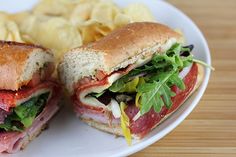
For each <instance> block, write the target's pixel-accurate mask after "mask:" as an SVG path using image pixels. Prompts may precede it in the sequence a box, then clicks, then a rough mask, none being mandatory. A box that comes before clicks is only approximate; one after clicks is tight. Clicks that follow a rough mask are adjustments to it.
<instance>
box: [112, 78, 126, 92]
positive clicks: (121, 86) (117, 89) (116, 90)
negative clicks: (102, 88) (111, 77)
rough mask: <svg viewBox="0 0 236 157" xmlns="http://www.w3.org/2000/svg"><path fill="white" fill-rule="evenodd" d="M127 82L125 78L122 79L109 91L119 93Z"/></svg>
mask: <svg viewBox="0 0 236 157" xmlns="http://www.w3.org/2000/svg"><path fill="white" fill-rule="evenodd" d="M125 81H126V79H125V78H123V77H122V78H120V79H118V80H116V81H115V82H114V83H113V84H112V85H111V86H110V87H109V90H110V91H111V92H114V93H115V92H118V91H119V90H121V89H122V88H123V87H124V86H125Z"/></svg>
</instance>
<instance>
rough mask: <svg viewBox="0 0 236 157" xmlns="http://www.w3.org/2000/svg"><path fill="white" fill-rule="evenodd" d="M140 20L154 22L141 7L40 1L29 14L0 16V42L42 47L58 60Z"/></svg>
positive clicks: (99, 0)
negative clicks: (24, 43) (16, 42)
mask: <svg viewBox="0 0 236 157" xmlns="http://www.w3.org/2000/svg"><path fill="white" fill-rule="evenodd" d="M141 21H155V20H154V17H153V15H152V14H151V12H150V10H149V9H148V8H147V7H146V6H144V5H142V4H136V3H135V4H131V5H129V6H127V7H125V8H120V7H118V6H117V5H116V4H115V3H114V2H112V1H110V0H41V1H40V2H39V4H37V5H36V6H35V7H34V8H33V9H32V10H31V11H27V12H21V13H17V14H13V15H6V14H4V13H0V39H1V40H13V41H19V42H27V43H34V44H39V45H42V46H44V47H46V48H50V49H51V50H53V52H54V53H55V56H56V59H57V61H59V58H60V57H61V56H62V55H63V54H64V53H65V52H66V51H68V50H70V49H72V48H75V47H78V46H81V45H82V44H87V43H89V42H93V41H96V40H99V39H100V38H102V37H104V36H106V35H107V34H108V33H110V32H111V31H112V30H114V29H116V28H119V27H122V26H124V25H126V24H128V23H131V22H141Z"/></svg>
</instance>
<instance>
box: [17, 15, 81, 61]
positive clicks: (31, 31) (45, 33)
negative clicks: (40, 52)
mask: <svg viewBox="0 0 236 157" xmlns="http://www.w3.org/2000/svg"><path fill="white" fill-rule="evenodd" d="M20 28H21V31H22V32H23V33H24V34H28V35H29V36H30V37H31V38H32V39H33V41H35V42H36V43H37V44H40V45H43V46H45V47H47V48H50V49H52V50H54V52H56V53H55V56H56V58H57V59H58V60H59V58H60V56H61V55H62V53H64V52H66V51H68V50H70V49H72V48H75V47H78V46H81V44H82V40H81V36H80V33H79V32H78V31H77V29H76V28H75V27H73V25H72V24H70V23H68V21H67V20H65V19H64V18H61V17H48V16H42V15H41V16H39V15H38V16H30V17H29V18H27V19H26V20H25V21H24V22H23V24H22V25H21V27H20Z"/></svg>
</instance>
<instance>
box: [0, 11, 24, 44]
mask: <svg viewBox="0 0 236 157" xmlns="http://www.w3.org/2000/svg"><path fill="white" fill-rule="evenodd" d="M0 40H8V41H17V42H24V41H23V40H22V39H21V36H20V32H19V29H18V26H17V25H16V23H15V22H14V21H12V20H10V19H9V16H8V15H7V14H5V13H0Z"/></svg>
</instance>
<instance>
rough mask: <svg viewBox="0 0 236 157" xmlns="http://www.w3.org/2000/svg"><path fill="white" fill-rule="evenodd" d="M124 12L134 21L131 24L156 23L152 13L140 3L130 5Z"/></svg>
mask: <svg viewBox="0 0 236 157" xmlns="http://www.w3.org/2000/svg"><path fill="white" fill-rule="evenodd" d="M123 11H124V14H125V15H127V16H129V17H130V18H131V19H132V21H131V22H143V21H155V18H154V17H153V15H152V14H151V11H150V10H149V9H148V8H147V7H146V6H145V5H142V4H140V3H133V4H130V5H129V6H128V7H126V8H124V10H123Z"/></svg>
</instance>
